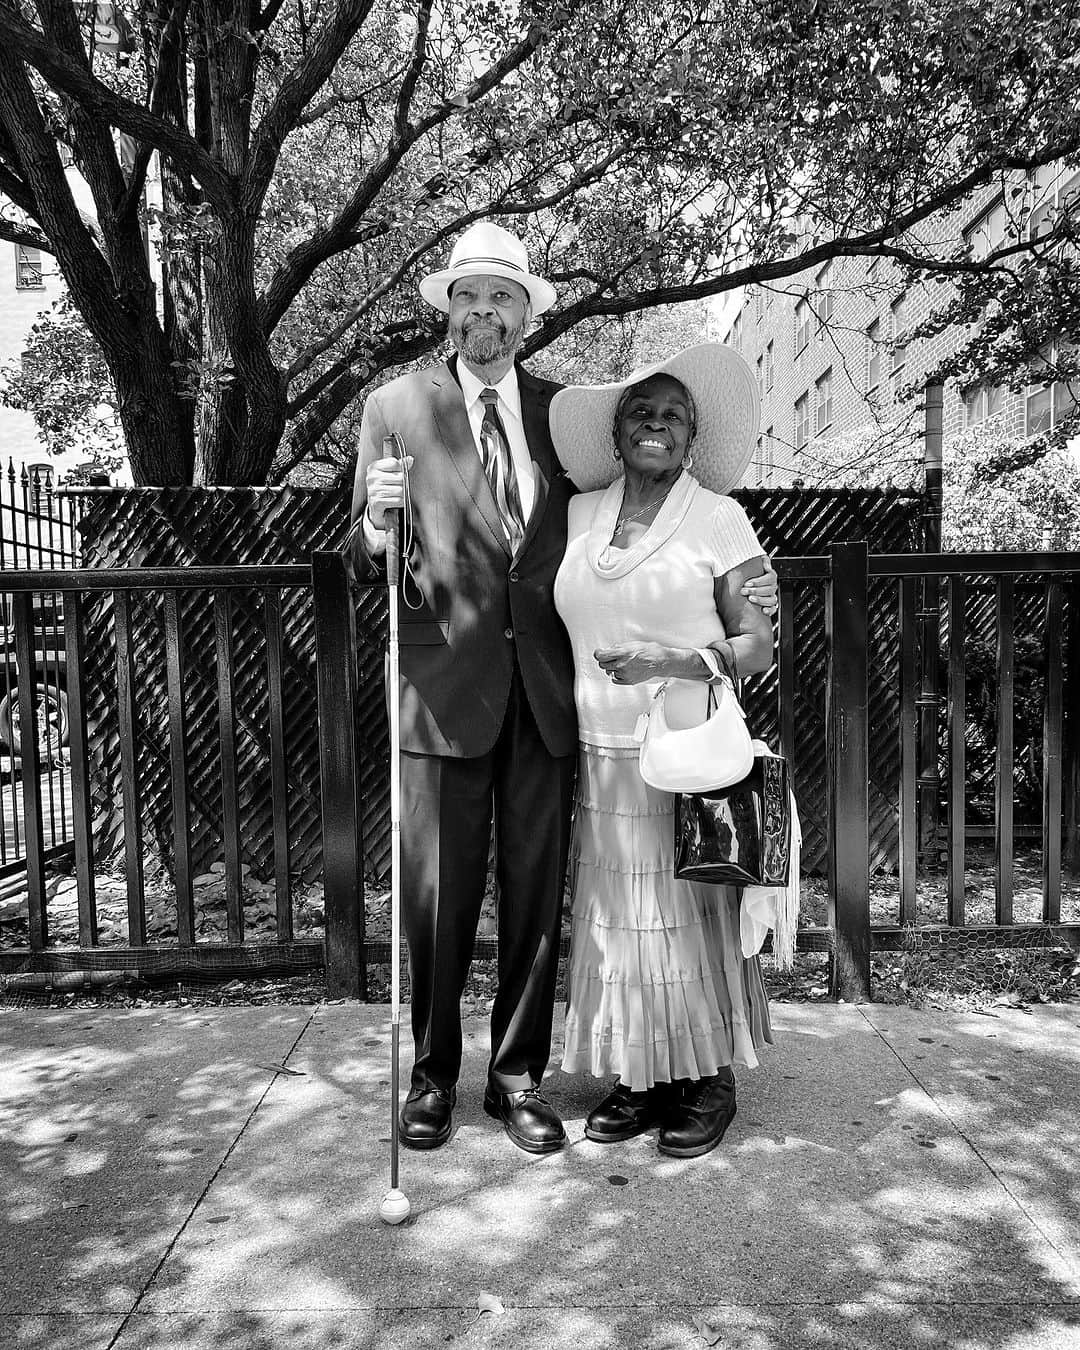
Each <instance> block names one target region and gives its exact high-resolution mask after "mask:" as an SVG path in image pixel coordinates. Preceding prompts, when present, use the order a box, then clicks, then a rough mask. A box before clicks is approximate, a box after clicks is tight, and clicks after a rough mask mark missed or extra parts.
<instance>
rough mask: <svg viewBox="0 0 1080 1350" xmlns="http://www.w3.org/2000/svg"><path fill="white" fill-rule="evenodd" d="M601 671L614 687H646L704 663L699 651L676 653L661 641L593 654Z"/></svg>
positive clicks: (600, 649)
mask: <svg viewBox="0 0 1080 1350" xmlns="http://www.w3.org/2000/svg"><path fill="white" fill-rule="evenodd" d="M593 656H595V657H596V660H597V662H598V663H599V665H600V668H601V670H603V672H604V674H605V675H607V676H608V678H609V679H610V680H611V681H612V683H613V684H644V683H645V681H646V680H668V679H671V678H672V677H673V676H678V675H681V674H683V673H684V670H686V669H687V667H688V665H689V668H690V669H693V668H694V667H695V666H700V665H701V664H702V662H701V658H700V657H699V656H698V655H697V653H696V652H683V651H677V650H675V649H674V648H672V647H663V646H661V645H660V643H659V642H620V643H619V644H618V645H617V646H615V647H598V648H597V649H596V651H594V652H593Z"/></svg>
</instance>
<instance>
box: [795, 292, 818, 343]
mask: <svg viewBox="0 0 1080 1350" xmlns="http://www.w3.org/2000/svg"><path fill="white" fill-rule="evenodd" d="M813 323H814V312H813V310H812V309H811V308H810V301H809V300H807V299H806V297H805V296H804V297H803V298H802V299H801V300H800V301H799V303H798V304H797V305H796V306H795V355H796V356H798V354H799V353H800V352H801V351H802V349H803V348H804V347H805V346H806V344H807V343H808V342H809V341H810V333H811V331H812V329H813Z"/></svg>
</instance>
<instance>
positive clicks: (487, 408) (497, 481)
mask: <svg viewBox="0 0 1080 1350" xmlns="http://www.w3.org/2000/svg"><path fill="white" fill-rule="evenodd" d="M480 401H481V402H482V403H483V405H484V420H483V421H482V422H481V423H480V450H481V453H482V454H483V458H484V472H485V473H486V474H487V480H488V483H489V484H490V486H491V495H492V496H493V497H494V498H495V505H496V506H497V507H498V508H499V515H500V516H501V517H502V522H503V528H504V529H505V531H506V537H507V540H508V541H509V544H510V554H511V556H513V554H515V553H516V552H517V551H518V548H519V546H520V544H521V541H522V539H523V538H524V537H525V515H524V512H523V511H522V509H521V496H520V494H519V492H518V485H517V474H516V473H515V472H514V461H513V459H512V458H511V457H510V442H509V441H508V440H507V438H506V428H505V427H504V426H503V421H502V418H501V417H500V416H499V396H498V394H497V393H496V392H495V390H494V389H483V390H481V392H480Z"/></svg>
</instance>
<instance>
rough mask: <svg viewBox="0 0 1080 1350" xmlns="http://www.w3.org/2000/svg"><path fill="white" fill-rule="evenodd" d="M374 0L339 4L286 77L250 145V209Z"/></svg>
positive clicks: (246, 190) (245, 190)
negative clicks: (317, 38) (292, 133)
mask: <svg viewBox="0 0 1080 1350" xmlns="http://www.w3.org/2000/svg"><path fill="white" fill-rule="evenodd" d="M373 4H374V0H338V4H337V6H336V8H335V10H334V17H333V18H332V19H331V20H330V22H329V23H328V24H327V25H326V27H325V28H324V29H323V31H322V33H321V34H320V35H319V40H318V41H317V42H316V43H315V45H314V46H313V47H312V48H311V50H310V51H309V52H308V53H307V55H306V56H305V57H304V58H303V59H302V60H301V61H300V63H299V65H297V66H296V67H295V68H294V69H293V70H292V71H290V73H289V74H288V75H287V76H286V77H285V79H284V80H283V81H282V83H281V87H280V88H279V89H278V91H277V93H276V94H275V96H274V99H273V102H272V103H271V104H270V106H269V108H267V110H266V112H265V113H264V114H263V117H262V120H261V121H260V123H259V126H258V128H257V130H256V131H255V134H254V136H253V138H252V142H251V156H250V159H249V160H248V166H247V170H246V172H245V174H244V182H243V189H242V190H243V194H244V199H245V202H246V203H247V205H248V206H249V207H256V208H257V207H258V206H259V205H260V204H261V202H262V199H263V197H264V196H265V195H266V190H267V188H268V187H269V185H270V179H271V177H272V176H273V172H274V167H275V165H276V164H277V161H278V155H279V154H280V153H281V147H282V145H283V143H284V141H285V137H286V136H287V135H288V134H289V132H290V131H292V130H293V128H294V127H295V126H296V124H297V120H298V118H299V117H300V114H301V112H302V111H303V110H304V108H305V106H306V105H307V104H308V103H309V102H310V101H311V99H312V98H314V96H315V95H316V94H317V93H318V91H319V90H320V89H321V88H322V87H323V85H324V84H325V83H326V81H327V80H328V79H329V78H330V75H331V72H332V71H333V69H334V67H335V66H336V65H337V63H338V60H339V59H340V57H341V54H342V52H344V50H345V48H346V47H347V46H348V45H349V43H350V42H351V41H352V39H353V38H354V37H355V36H356V34H357V33H358V32H359V31H360V29H361V27H362V26H363V24H364V22H365V20H366V19H367V17H368V14H369V13H370V12H371V9H372V6H373Z"/></svg>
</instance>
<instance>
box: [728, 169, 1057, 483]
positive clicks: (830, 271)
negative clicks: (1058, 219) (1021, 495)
mask: <svg viewBox="0 0 1080 1350" xmlns="http://www.w3.org/2000/svg"><path fill="white" fill-rule="evenodd" d="M1017 187H1019V188H1021V189H1022V191H1020V192H1016V191H1015V188H1017ZM1077 192H1080V170H1078V169H1075V168H1074V169H1067V168H1065V167H1063V166H1061V165H1060V164H1059V165H1054V166H1051V167H1050V168H1047V169H1044V170H1040V171H1039V173H1038V174H1036V175H1033V176H1032V178H1031V179H1030V180H1025V179H1024V178H1023V177H1020V178H1018V179H1016V180H1015V181H1014V182H1013V183H1011V184H1005V185H998V186H997V187H995V188H988V189H987V190H986V191H984V192H983V193H981V194H980V195H979V196H977V197H976V198H974V199H973V200H972V201H971V202H970V203H969V205H968V208H967V209H966V210H960V211H957V212H951V213H950V214H949V215H948V216H945V217H940V218H937V219H935V220H934V221H932V222H929V223H928V224H927V225H925V226H923V227H922V233H921V234H920V237H919V243H920V244H921V246H922V247H924V248H927V247H929V248H933V249H934V250H935V252H937V251H940V252H941V254H942V255H944V254H947V253H949V252H952V251H953V250H955V249H956V248H957V247H958V246H959V245H960V244H961V243H963V244H964V245H966V247H967V248H969V249H970V250H971V251H972V253H973V254H974V255H975V256H980V255H982V256H985V254H986V253H987V252H988V251H990V250H991V249H993V248H995V247H997V246H999V245H1000V244H1001V243H1002V242H1004V241H1005V240H1007V239H1009V238H1010V237H1012V238H1016V237H1017V235H1018V232H1020V231H1027V230H1031V231H1038V230H1039V229H1040V227H1041V229H1043V230H1045V228H1046V222H1047V220H1048V219H1049V218H1051V217H1052V215H1053V214H1054V213H1055V212H1056V211H1058V210H1060V209H1061V206H1062V204H1063V203H1064V202H1065V201H1066V200H1070V199H1071V198H1072V197H1073V195H1074V194H1076V193H1077ZM947 286H948V283H947V282H946V283H942V282H926V283H919V284H916V285H910V286H906V287H905V284H904V280H903V277H902V275H901V273H900V270H899V269H898V268H897V267H896V265H895V264H894V263H893V262H892V261H891V260H890V259H886V258H865V257H855V258H835V259H833V260H832V261H831V262H828V263H826V264H825V265H824V266H823V267H819V268H817V269H815V270H814V271H812V272H806V273H803V274H801V275H800V276H797V277H793V278H791V279H790V280H788V281H786V282H783V283H780V284H779V285H778V286H777V287H776V288H772V287H766V286H753V287H750V288H748V289H747V291H746V292H745V294H744V296H743V303H742V305H741V306H740V307H739V309H738V310H737V312H736V314H735V315H734V317H733V318H732V320H731V322H730V325H729V327H728V330H727V334H726V340H727V341H728V342H730V343H731V344H732V345H733V346H735V347H737V348H738V350H739V351H741V352H742V354H743V355H744V356H745V357H746V359H747V360H748V361H749V363H750V365H751V366H752V367H753V368H754V369H755V370H756V371H757V376H758V386H759V388H760V390H761V436H760V438H759V441H758V453H757V455H756V456H755V460H754V463H753V465H752V466H751V469H750V470H749V472H748V474H747V476H746V479H745V480H744V481H745V483H746V484H747V486H755V485H759V484H765V485H776V486H784V485H791V484H796V483H802V484H805V485H807V486H830V485H833V484H835V483H836V482H837V479H838V475H839V474H840V471H841V466H844V465H846V474H845V478H844V481H845V482H849V483H850V482H851V481H852V468H851V465H852V458H853V452H854V453H855V454H856V455H857V458H856V460H855V463H856V466H857V464H858V463H860V462H863V463H866V464H867V466H868V470H869V466H870V465H871V464H872V465H873V475H872V478H873V481H874V482H877V483H884V482H887V481H889V479H890V478H894V479H895V481H896V483H897V485H898V486H906V485H907V484H908V483H909V482H910V481H911V479H912V470H913V467H914V468H917V466H918V462H919V457H920V441H919V434H920V432H921V430H922V410H921V407H920V397H919V393H918V391H920V390H921V389H922V387H923V386H924V384H925V382H926V378H927V375H928V373H929V372H930V371H931V370H932V369H933V368H934V367H935V366H936V365H937V364H938V363H939V362H940V361H941V360H942V359H943V358H944V357H946V356H948V355H949V354H951V352H953V351H955V350H956V349H957V347H958V346H959V345H960V343H961V341H962V340H963V338H964V336H965V333H964V331H963V330H957V329H949V330H946V331H944V332H942V333H940V334H938V335H936V336H935V337H933V338H930V339H922V338H911V339H909V340H905V339H906V337H907V335H908V334H910V333H911V332H912V330H914V329H915V328H916V327H917V326H918V324H919V323H920V322H921V321H922V320H923V319H925V318H926V317H927V315H928V314H929V313H930V312H931V310H932V309H934V308H937V307H939V306H940V305H941V304H942V303H943V301H944V299H945V298H946V296H947ZM1033 375H1034V373H1033ZM1073 401H1074V400H1073V396H1072V393H1071V392H1070V390H1069V389H1068V388H1066V386H1064V385H1062V384H1055V385H1052V386H1047V385H1045V384H1040V383H1038V382H1037V380H1036V379H1034V377H1033V382H1032V383H1031V384H1030V385H1028V387H1027V388H1026V389H1023V390H1015V391H1014V390H1009V389H1007V388H1002V387H998V386H991V385H989V384H987V383H985V382H978V383H974V384H971V385H968V386H966V387H963V388H961V387H959V386H958V385H957V384H956V383H955V382H950V384H948V385H946V388H945V396H944V429H945V435H946V438H948V437H949V436H951V435H955V434H956V433H957V432H958V431H961V430H963V429H964V428H966V427H970V426H975V425H978V424H980V423H983V422H986V421H987V420H988V419H995V421H996V422H997V423H998V425H999V426H1000V428H1001V429H1002V430H1003V431H1004V432H1005V433H1006V434H1008V435H1009V436H1015V437H1023V436H1030V435H1035V434H1037V433H1039V432H1042V431H1045V430H1047V429H1048V428H1050V427H1051V426H1053V425H1055V424H1056V423H1057V422H1058V421H1059V420H1060V419H1061V417H1062V416H1063V415H1064V414H1065V412H1066V410H1067V409H1068V408H1069V407H1071V406H1072V403H1073ZM863 457H865V458H863ZM855 471H856V472H857V467H856V470H855ZM920 481H921V476H920Z"/></svg>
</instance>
